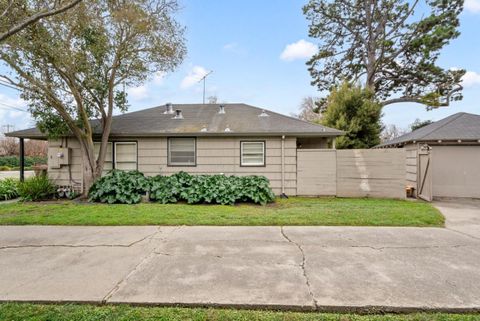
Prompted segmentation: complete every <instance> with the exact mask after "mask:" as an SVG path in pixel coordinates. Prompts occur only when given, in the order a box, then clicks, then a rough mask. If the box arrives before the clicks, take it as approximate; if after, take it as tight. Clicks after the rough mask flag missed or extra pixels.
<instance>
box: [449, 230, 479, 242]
mask: <svg viewBox="0 0 480 321" xmlns="http://www.w3.org/2000/svg"><path fill="white" fill-rule="evenodd" d="M445 228H446V229H447V230H449V231H452V232H455V233H458V234H462V235H464V236H468V237H470V238H472V239H475V240H480V238H478V237H475V236H473V235H470V234H467V233H465V232H460V231H458V230H454V229H452V228H450V227H445Z"/></svg>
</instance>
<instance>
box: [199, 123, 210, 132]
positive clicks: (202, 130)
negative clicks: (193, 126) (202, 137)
mask: <svg viewBox="0 0 480 321" xmlns="http://www.w3.org/2000/svg"><path fill="white" fill-rule="evenodd" d="M200 131H201V132H202V133H205V132H208V129H207V125H203V127H202V129H201V130H200Z"/></svg>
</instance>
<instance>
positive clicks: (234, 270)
mask: <svg viewBox="0 0 480 321" xmlns="http://www.w3.org/2000/svg"><path fill="white" fill-rule="evenodd" d="M437 205H438V206H439V208H441V209H442V210H443V211H444V213H445V214H446V215H447V218H448V223H447V228H400V227H399V228H395V227H390V228H377V227H283V228H280V227H148V226H147V227H51V226H3V227H0V300H3V301H11V300H14V301H55V302H58V301H69V302H70V301H78V302H94V303H125V302H127V303H134V304H155V305H174V304H180V305H186V306H195V305H201V306H203V305H209V306H218V305H220V306H236V307H252V308H259V307H273V308H290V309H299V310H300V309H302V310H322V311H325V310H356V311H358V310H368V311H371V310H373V309H380V310H383V311H391V310H394V311H408V310H412V309H432V310H457V311H466V310H479V309H480V237H479V233H478V231H479V230H478V229H477V228H478V224H479V222H480V203H476V202H473V203H467V204H463V205H461V204H457V203H448V202H443V203H438V204H437ZM462 208H463V209H462ZM472 225H476V226H477V227H476V228H472V227H471V226H472Z"/></svg>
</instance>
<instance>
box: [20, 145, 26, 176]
mask: <svg viewBox="0 0 480 321" xmlns="http://www.w3.org/2000/svg"><path fill="white" fill-rule="evenodd" d="M24 154H25V144H24V141H23V138H20V182H23V181H24V180H25V155H24Z"/></svg>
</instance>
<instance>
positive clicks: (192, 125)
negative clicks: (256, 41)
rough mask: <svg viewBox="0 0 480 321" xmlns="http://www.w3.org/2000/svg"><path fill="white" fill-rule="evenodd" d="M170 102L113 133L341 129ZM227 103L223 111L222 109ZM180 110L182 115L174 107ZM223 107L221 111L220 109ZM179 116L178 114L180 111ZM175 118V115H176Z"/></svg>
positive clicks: (124, 118)
mask: <svg viewBox="0 0 480 321" xmlns="http://www.w3.org/2000/svg"><path fill="white" fill-rule="evenodd" d="M168 105H169V104H167V105H162V106H158V107H153V108H149V109H144V110H139V111H135V112H131V113H126V114H122V115H118V116H114V117H113V121H112V130H111V134H110V135H111V136H112V137H122V136H123V137H126V136H129V137H148V136H166V135H183V136H189V135H190V136H192V135H194V136H209V135H211V136H220V135H221V136H234V135H237V134H238V135H262V136H274V135H291V136H340V135H343V134H344V133H343V132H342V131H340V130H337V129H333V128H329V127H325V126H322V125H317V124H312V123H309V122H306V121H302V120H299V119H297V118H293V117H289V116H285V115H282V114H278V113H275V112H272V111H269V110H264V109H261V108H257V107H253V106H250V105H246V104H173V105H171V110H172V111H173V112H174V113H166V111H167V110H168ZM220 105H222V106H224V110H223V111H224V113H223V112H221V111H220ZM176 110H181V117H175V116H176V114H175V111H176ZM219 111H220V112H219ZM177 116H178V115H177ZM174 117H175V118H176V119H173V118H174ZM91 123H92V126H93V127H94V133H95V134H97V135H99V134H101V132H102V129H101V126H100V123H99V121H98V120H92V121H91ZM8 136H13V137H20V138H37V139H38V138H45V135H44V134H42V133H41V132H40V131H39V130H38V129H37V128H30V129H25V130H19V131H15V132H11V133H9V134H8Z"/></svg>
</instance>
